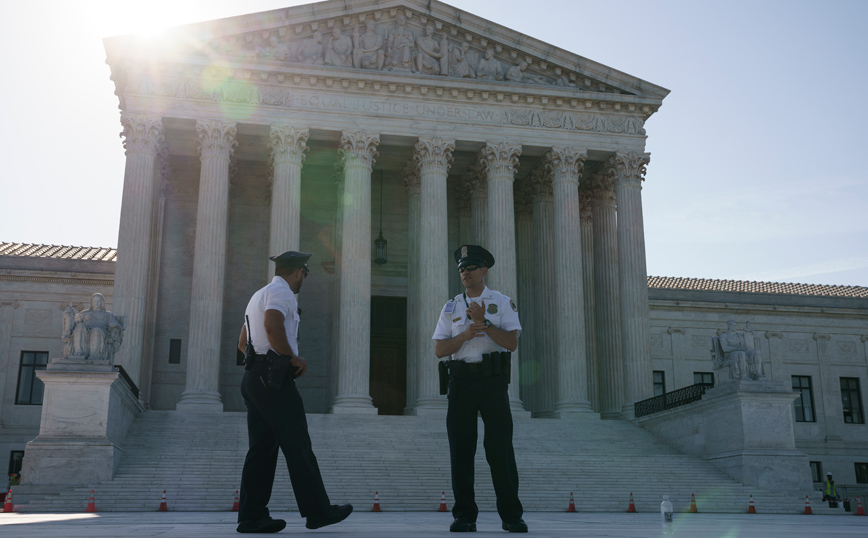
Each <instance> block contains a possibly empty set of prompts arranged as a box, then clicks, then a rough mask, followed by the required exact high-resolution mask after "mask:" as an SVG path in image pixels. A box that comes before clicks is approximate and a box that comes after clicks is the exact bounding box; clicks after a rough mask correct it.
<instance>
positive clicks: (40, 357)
mask: <svg viewBox="0 0 868 538" xmlns="http://www.w3.org/2000/svg"><path fill="white" fill-rule="evenodd" d="M34 355H36V359H35V360H34V361H33V362H34V364H38V365H40V366H47V365H48V353H34ZM37 370H45V368H37Z"/></svg>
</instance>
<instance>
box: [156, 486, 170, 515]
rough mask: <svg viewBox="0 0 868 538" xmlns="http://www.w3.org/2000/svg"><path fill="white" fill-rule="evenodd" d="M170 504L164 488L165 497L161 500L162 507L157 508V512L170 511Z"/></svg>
mask: <svg viewBox="0 0 868 538" xmlns="http://www.w3.org/2000/svg"><path fill="white" fill-rule="evenodd" d="M168 511H169V505H168V504H166V490H163V499H162V500H161V501H160V508H159V509H157V512H168Z"/></svg>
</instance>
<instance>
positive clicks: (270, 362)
mask: <svg viewBox="0 0 868 538" xmlns="http://www.w3.org/2000/svg"><path fill="white" fill-rule="evenodd" d="M310 256H311V255H310V254H308V253H306V252H294V251H290V252H284V253H283V254H281V255H279V256H273V257H271V258H270V259H271V260H272V261H274V262H275V268H274V275H275V276H274V279H273V280H272V281H271V283H270V284H268V285H267V286H265V287H264V288H262V289H260V290H259V291H257V292H256V293H254V294H253V297H251V298H250V302H249V303H248V304H247V310H246V311H245V317H246V321H247V324H245V326H244V328H242V330H241V336H240V337H239V339H238V349H239V350H241V351H243V352H245V354H246V359H245V370H246V371H245V372H244V378H243V379H242V381H241V395H242V396H243V397H244V403H245V405H246V406H247V435H248V437H249V440H250V449H249V450H248V452H247V458H246V459H245V460H244V470H243V471H242V473H241V499H240V503H239V510H238V528H237V530H238V532H244V533H272V532H279V531H280V530H282V529H283V528H284V527H285V526H286V522H285V521H284V520H282V519H272V518H271V517H269V513H268V507H267V505H268V501H269V499H270V498H271V488H272V485H273V484H274V472H275V469H276V467H277V456H278V448H280V450H282V451H283V456H284V458H285V459H286V465H287V467H288V468H289V478H290V481H291V482H292V490H293V492H294V493H295V498H296V501H297V503H298V509H299V512H300V513H301V516H302V517H304V518H307V521H306V523H305V526H306V527H307V528H309V529H318V528H320V527H324V526H326V525H331V524H333V523H337V522H339V521H343V520H344V519H346V517H347V516H349V515H350V513H351V512H352V511H353V507H352V505H349V504H345V505H340V506H338V505H331V504H329V497H328V495H327V494H326V491H325V486H323V481H322V476H321V475H320V471H319V466H318V465H317V461H316V456H314V453H313V450H312V448H311V442H310V436H309V435H308V431H307V419H306V418H305V415H304V403H303V402H302V400H301V395H300V394H299V393H298V389H297V388H296V386H295V380H294V379H295V378H296V377H301V376H302V375H304V373H305V371H307V361H306V360H305V359H304V358H302V357H301V356H300V355H299V354H298V323H299V310H298V301H297V300H296V298H295V294H296V293H298V292H299V291H300V290H301V285H302V283H303V282H304V279H305V277H307V275H308V273H309V272H310V269H309V268H308V266H307V261H308V259H310ZM248 326H249V327H250V337H249V339H248V334H247V330H248V329H247V327H248ZM248 343H250V344H252V349H251V348H250V347H249V346H248Z"/></svg>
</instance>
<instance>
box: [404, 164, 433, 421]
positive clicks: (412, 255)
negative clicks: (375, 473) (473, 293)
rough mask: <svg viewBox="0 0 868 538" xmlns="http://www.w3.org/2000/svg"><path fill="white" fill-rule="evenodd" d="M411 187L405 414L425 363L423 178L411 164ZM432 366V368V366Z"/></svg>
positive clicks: (408, 175)
mask: <svg viewBox="0 0 868 538" xmlns="http://www.w3.org/2000/svg"><path fill="white" fill-rule="evenodd" d="M404 186H405V187H406V188H407V206H408V213H409V217H408V220H407V238H408V245H407V406H406V407H405V408H404V414H405V415H412V414H413V410H414V409H415V407H416V374H417V371H418V368H419V367H420V365H421V363H422V362H423V361H422V360H421V359H420V357H419V338H420V337H421V336H420V328H421V324H420V323H419V316H420V311H419V293H420V291H419V288H420V286H419V215H420V211H421V204H422V200H421V194H422V186H421V178H420V177H419V166H418V163H416V162H415V161H411V162H410V163H408V164H407V167H406V168H405V169H404ZM428 366H430V365H428Z"/></svg>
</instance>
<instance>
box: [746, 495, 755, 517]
mask: <svg viewBox="0 0 868 538" xmlns="http://www.w3.org/2000/svg"><path fill="white" fill-rule="evenodd" d="M747 513H748V514H756V506H754V504H753V495H751V496H750V504H749V505H748V506H747Z"/></svg>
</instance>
